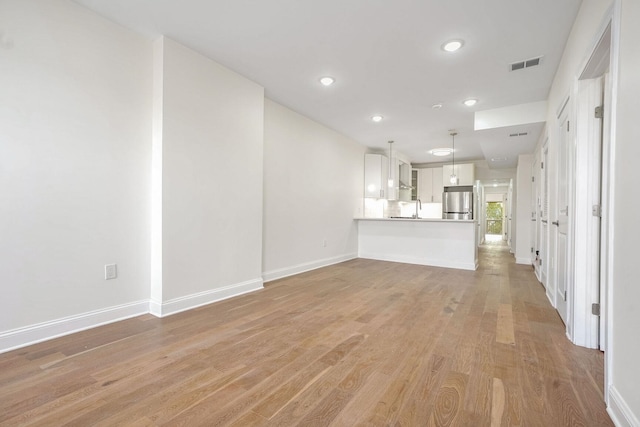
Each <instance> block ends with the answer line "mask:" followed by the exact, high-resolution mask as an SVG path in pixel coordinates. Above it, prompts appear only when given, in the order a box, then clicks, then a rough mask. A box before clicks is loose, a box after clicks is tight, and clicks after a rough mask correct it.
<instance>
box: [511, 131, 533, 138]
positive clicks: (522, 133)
mask: <svg viewBox="0 0 640 427" xmlns="http://www.w3.org/2000/svg"><path fill="white" fill-rule="evenodd" d="M528 134H529V132H520V133H510V134H509V136H510V137H514V136H526V135H528Z"/></svg>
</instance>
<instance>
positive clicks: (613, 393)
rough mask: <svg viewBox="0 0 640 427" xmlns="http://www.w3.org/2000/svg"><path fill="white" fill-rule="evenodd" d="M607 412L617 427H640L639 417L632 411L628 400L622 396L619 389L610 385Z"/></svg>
mask: <svg viewBox="0 0 640 427" xmlns="http://www.w3.org/2000/svg"><path fill="white" fill-rule="evenodd" d="M607 412H608V413H609V416H610V417H611V420H612V421H613V423H614V424H615V425H616V426H617V427H640V421H638V417H637V416H636V415H635V414H634V413H633V411H631V408H629V405H627V402H626V401H625V400H624V399H623V397H622V396H620V393H619V392H618V390H617V389H616V388H615V387H614V386H611V387H609V406H608V407H607Z"/></svg>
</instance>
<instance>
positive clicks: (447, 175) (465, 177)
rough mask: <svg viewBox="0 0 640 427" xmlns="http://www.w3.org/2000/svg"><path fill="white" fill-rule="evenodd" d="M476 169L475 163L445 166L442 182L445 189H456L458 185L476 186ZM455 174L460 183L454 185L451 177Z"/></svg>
mask: <svg viewBox="0 0 640 427" xmlns="http://www.w3.org/2000/svg"><path fill="white" fill-rule="evenodd" d="M475 167H476V165H475V164H473V163H461V164H456V165H455V166H452V165H444V166H443V167H442V181H443V182H444V186H445V187H455V186H458V185H474V183H475ZM453 172H455V174H456V176H457V177H458V182H457V183H456V184H452V183H451V181H450V179H451V175H452V174H453Z"/></svg>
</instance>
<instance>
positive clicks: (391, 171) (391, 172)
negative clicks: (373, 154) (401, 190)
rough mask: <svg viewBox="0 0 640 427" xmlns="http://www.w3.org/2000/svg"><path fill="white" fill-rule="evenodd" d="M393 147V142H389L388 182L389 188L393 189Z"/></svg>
mask: <svg viewBox="0 0 640 427" xmlns="http://www.w3.org/2000/svg"><path fill="white" fill-rule="evenodd" d="M392 146H393V141H389V180H388V186H389V188H393V183H394V181H393V166H391V165H392V164H393V162H392V159H393V157H392V152H391V147H392Z"/></svg>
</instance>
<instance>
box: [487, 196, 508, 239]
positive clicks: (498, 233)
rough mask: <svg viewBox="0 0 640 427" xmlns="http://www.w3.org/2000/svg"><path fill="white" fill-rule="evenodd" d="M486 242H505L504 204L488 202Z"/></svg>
mask: <svg viewBox="0 0 640 427" xmlns="http://www.w3.org/2000/svg"><path fill="white" fill-rule="evenodd" d="M485 223H486V224H485V230H486V234H485V240H487V241H497V240H504V235H505V234H504V203H503V202H502V201H499V202H497V201H493V202H491V201H488V202H487V203H486V207H485Z"/></svg>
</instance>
